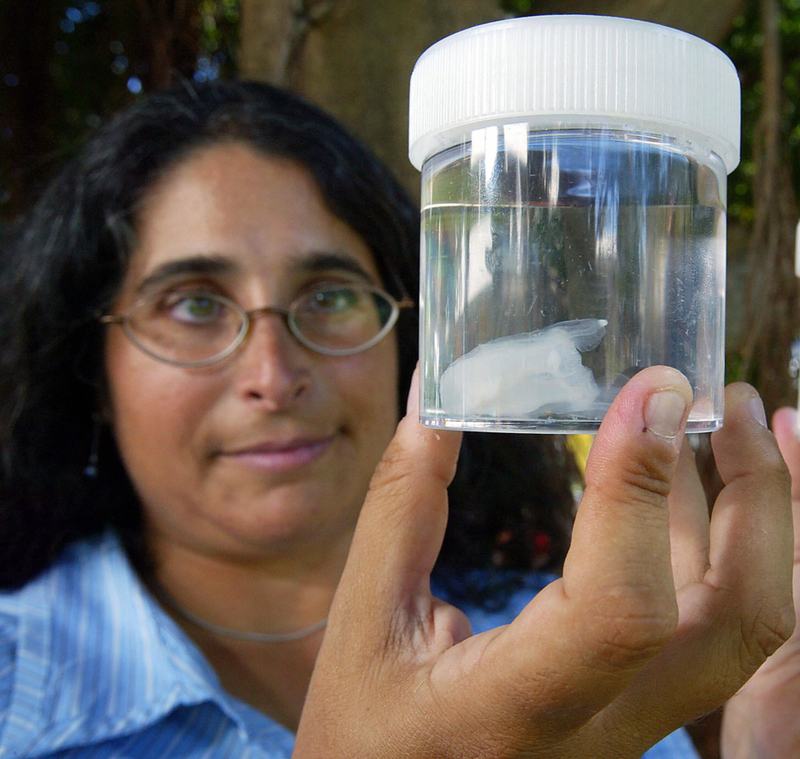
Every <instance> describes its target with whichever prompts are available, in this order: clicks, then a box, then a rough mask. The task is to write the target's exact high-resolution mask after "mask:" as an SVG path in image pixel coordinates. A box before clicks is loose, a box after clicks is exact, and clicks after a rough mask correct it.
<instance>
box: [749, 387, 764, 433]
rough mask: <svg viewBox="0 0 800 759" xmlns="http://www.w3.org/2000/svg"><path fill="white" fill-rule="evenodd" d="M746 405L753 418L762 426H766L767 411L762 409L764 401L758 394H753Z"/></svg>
mask: <svg viewBox="0 0 800 759" xmlns="http://www.w3.org/2000/svg"><path fill="white" fill-rule="evenodd" d="M747 407H748V408H749V409H750V413H751V414H752V415H753V419H755V420H756V421H757V422H758V423H759V424H760V425H761V426H762V427H766V426H767V412H766V411H765V410H764V401H762V400H761V398H760V396H758V395H756V396H753V397H752V398H751V399H750V400H749V402H748V403H747Z"/></svg>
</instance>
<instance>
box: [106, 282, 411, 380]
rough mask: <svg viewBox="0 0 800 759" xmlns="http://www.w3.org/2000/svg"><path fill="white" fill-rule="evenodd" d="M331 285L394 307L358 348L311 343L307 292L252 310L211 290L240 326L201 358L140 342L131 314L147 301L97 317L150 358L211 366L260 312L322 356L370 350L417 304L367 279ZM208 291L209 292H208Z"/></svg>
mask: <svg viewBox="0 0 800 759" xmlns="http://www.w3.org/2000/svg"><path fill="white" fill-rule="evenodd" d="M331 286H332V287H333V286H335V287H346V288H351V289H356V290H361V291H365V292H368V293H372V294H377V295H380V296H381V297H382V298H384V299H385V300H386V302H387V303H389V305H390V306H391V307H392V312H391V314H390V315H389V318H388V319H387V320H386V323H385V324H384V325H383V326H382V327H381V329H380V331H379V332H378V334H377V335H375V336H374V337H373V338H371V339H370V340H368V341H367V342H366V343H364V344H363V345H359V346H358V347H357V348H345V349H335V348H323V347H322V346H319V345H315V344H314V343H312V342H311V341H310V340H309V339H308V338H307V337H306V336H305V335H303V333H302V332H301V331H300V329H299V328H298V327H297V325H296V323H295V320H294V311H293V309H294V308H295V306H296V305H297V304H299V303H300V302H301V301H302V300H303V299H304V297H307V296H306V295H300V296H298V297H297V298H295V299H294V300H293V301H292V302H291V303H290V304H289V307H288V308H281V307H279V306H261V307H260V308H254V309H251V310H250V311H247V310H245V309H244V308H243V307H242V306H241V305H240V304H239V303H237V302H236V301H235V300H232V299H231V298H227V297H225V296H224V295H217V294H211V295H212V296H213V298H215V299H216V300H217V301H219V302H221V303H223V304H224V305H226V306H228V307H229V308H231V309H232V310H233V311H234V312H235V313H237V314H239V316H240V317H241V321H242V324H241V327H240V328H239V331H238V332H237V334H236V337H235V338H234V340H233V342H232V343H231V344H230V345H229V346H228V347H227V348H225V349H224V350H223V351H221V352H220V353H217V354H216V355H215V356H211V357H210V358H205V359H202V360H200V361H177V360H175V359H170V358H164V357H163V356H159V355H158V354H157V353H154V352H153V351H152V350H150V349H149V348H147V347H146V346H145V345H144V344H143V343H141V342H140V341H139V340H138V339H137V338H136V335H135V333H134V331H133V330H132V329H131V327H130V322H131V316H132V314H134V313H135V312H136V311H137V310H138V309H140V308H142V306H143V305H144V304H143V303H136V304H134V305H133V306H131V307H130V308H129V309H128V310H127V311H126V312H125V313H123V314H113V313H112V314H103V313H101V314H98V316H97V320H98V321H99V322H100V323H101V324H119V325H120V326H121V327H122V330H123V332H124V333H125V336H126V337H127V338H128V340H130V341H131V343H132V344H133V345H134V346H135V347H136V348H138V349H139V350H140V351H142V353H145V354H146V355H148V356H150V357H151V358H154V359H156V361H161V362H162V363H165V364H170V365H172V366H182V367H186V368H190V369H193V368H197V367H202V366H210V365H211V364H216V363H217V362H219V361H223V360H224V359H226V358H228V357H229V356H231V355H232V354H233V353H235V352H236V351H237V350H238V349H239V348H241V346H242V345H243V344H244V342H245V340H246V339H247V336H248V335H249V334H250V325H251V324H252V323H253V318H254V317H255V316H259V315H260V314H275V315H277V316H280V317H281V318H282V320H283V323H284V324H285V325H286V328H287V330H288V331H289V334H290V335H292V336H293V337H294V338H295V340H297V342H299V343H300V344H301V345H303V346H304V347H306V348H308V349H309V350H311V351H314V352H315V353H319V354H321V355H323V356H354V355H356V354H357V353H363V352H364V351H366V350H369V349H370V348H372V347H373V346H375V345H377V344H378V343H379V342H380V341H381V340H383V338H384V337H386V335H388V334H389V332H391V331H392V328H393V327H394V325H395V324H396V323H397V320H398V318H399V317H400V312H401V311H402V310H403V309H407V308H415V307H416V305H417V304H416V303H415V302H414V301H413V300H411V299H410V298H409V297H408V296H404V297H403V298H402V299H401V300H397V299H396V298H395V297H394V296H393V295H391V293H388V292H386V291H385V290H383V289H382V288H380V287H377V286H375V285H370V284H365V283H358V284H351V283H348V284H346V285H344V284H341V283H337V284H336V285H331ZM205 295H206V296H207V295H209V294H208V293H205Z"/></svg>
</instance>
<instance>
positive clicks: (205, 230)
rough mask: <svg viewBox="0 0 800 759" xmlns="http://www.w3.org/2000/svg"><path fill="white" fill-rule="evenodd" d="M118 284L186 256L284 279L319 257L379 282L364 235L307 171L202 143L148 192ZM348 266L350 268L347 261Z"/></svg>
mask: <svg viewBox="0 0 800 759" xmlns="http://www.w3.org/2000/svg"><path fill="white" fill-rule="evenodd" d="M135 228H136V239H137V244H136V247H135V249H134V251H133V255H132V257H131V260H130V263H129V266H128V272H127V275H126V278H125V284H124V286H123V289H130V288H131V287H135V286H136V285H137V283H138V282H141V281H142V280H143V279H145V278H146V277H147V276H148V275H149V274H150V273H151V272H153V271H154V270H156V269H157V268H159V267H163V266H169V265H171V264H172V263H174V262H176V261H181V260H183V259H197V258H198V257H200V258H202V257H208V258H211V259H215V260H224V261H226V262H227V264H228V267H227V268H228V269H229V271H231V272H239V273H241V274H243V275H253V274H259V275H263V276H265V277H269V278H270V279H272V280H275V281H283V280H284V279H287V278H291V277H292V276H295V275H297V274H302V273H303V272H305V271H307V270H309V268H310V264H309V262H310V261H312V260H313V261H314V262H316V263H315V264H314V266H313V267H311V268H314V267H316V268H319V262H320V261H328V262H329V263H330V264H331V265H335V262H336V261H337V260H339V261H342V262H350V265H349V268H351V269H353V270H356V269H360V270H361V271H363V272H364V273H365V274H366V275H367V276H368V278H369V279H371V280H373V281H375V282H376V283H377V282H379V275H378V270H377V266H376V264H375V261H374V259H373V256H372V253H371V252H370V250H369V248H368V247H367V245H366V243H365V242H364V241H363V240H362V238H361V237H360V236H359V235H358V233H356V232H355V230H353V229H352V228H351V227H349V226H348V225H347V224H346V223H345V222H343V221H342V220H341V219H339V218H338V217H337V216H335V215H334V214H333V213H332V212H331V211H330V210H329V209H328V207H327V205H326V203H325V200H324V198H323V196H322V194H321V192H320V190H319V188H318V186H317V184H316V182H315V180H314V178H313V176H312V175H311V174H310V172H308V171H307V170H306V169H305V168H303V167H302V166H300V165H299V164H296V163H294V162H292V161H289V160H287V159H283V158H278V157H270V156H265V155H263V154H262V153H259V152H257V151H256V150H254V149H253V148H250V147H248V146H247V145H244V144H241V143H236V142H231V143H222V144H218V145H215V146H213V147H208V148H203V149H201V150H198V151H196V152H195V153H192V154H190V155H189V156H188V157H187V158H185V159H184V160H182V161H181V162H180V163H178V164H177V165H176V166H175V167H173V168H172V169H170V170H169V171H167V172H166V173H165V174H164V176H163V177H161V178H160V180H159V181H158V182H157V183H156V184H155V185H154V186H153V187H152V188H151V189H150V191H149V192H147V193H146V195H145V197H144V198H143V200H142V203H141V204H140V206H139V208H138V211H137V214H136V218H135ZM345 268H348V266H347V265H346V266H345Z"/></svg>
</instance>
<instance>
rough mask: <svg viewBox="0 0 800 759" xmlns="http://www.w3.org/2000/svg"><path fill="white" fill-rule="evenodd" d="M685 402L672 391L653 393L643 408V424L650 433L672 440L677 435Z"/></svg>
mask: <svg viewBox="0 0 800 759" xmlns="http://www.w3.org/2000/svg"><path fill="white" fill-rule="evenodd" d="M685 413H686V400H685V399H684V397H683V396H682V395H681V394H680V393H678V392H675V391H674V390H662V391H661V392H658V393H653V394H652V395H651V396H650V397H649V398H648V399H647V404H646V405H645V408H644V423H645V427H647V429H648V430H650V432H652V433H654V434H656V435H658V436H659V437H663V438H674V437H675V436H676V435H677V434H678V430H679V429H680V426H681V422H682V421H683V415H684V414H685Z"/></svg>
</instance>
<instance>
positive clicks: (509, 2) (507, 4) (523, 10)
mask: <svg viewBox="0 0 800 759" xmlns="http://www.w3.org/2000/svg"><path fill="white" fill-rule="evenodd" d="M533 6H534V0H500V9H501V10H504V11H505V12H506V13H511V14H513V15H515V16H527V15H530V13H531V11H533Z"/></svg>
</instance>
